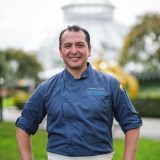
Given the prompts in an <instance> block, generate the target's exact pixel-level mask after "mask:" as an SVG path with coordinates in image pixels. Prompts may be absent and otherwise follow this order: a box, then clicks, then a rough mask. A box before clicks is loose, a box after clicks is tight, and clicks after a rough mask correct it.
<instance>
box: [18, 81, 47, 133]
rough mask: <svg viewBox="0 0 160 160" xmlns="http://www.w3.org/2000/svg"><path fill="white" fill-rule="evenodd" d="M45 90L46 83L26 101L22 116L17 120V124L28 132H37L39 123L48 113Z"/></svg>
mask: <svg viewBox="0 0 160 160" xmlns="http://www.w3.org/2000/svg"><path fill="white" fill-rule="evenodd" d="M44 92H45V88H44V84H41V85H39V86H38V87H37V89H36V90H35V91H34V93H33V94H32V96H31V97H30V99H29V100H28V101H27V102H26V104H25V106H24V108H23V110H22V113H21V116H20V117H19V118H18V119H17V121H16V126H17V127H19V128H21V129H23V130H24V131H26V132H27V133H28V134H35V133H36V131H37V129H38V127H39V124H40V123H41V121H42V120H43V118H44V117H45V115H46V110H45V101H44V96H43V94H44Z"/></svg>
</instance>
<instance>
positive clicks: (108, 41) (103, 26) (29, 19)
mask: <svg viewBox="0 0 160 160" xmlns="http://www.w3.org/2000/svg"><path fill="white" fill-rule="evenodd" d="M73 24H77V25H80V26H82V27H84V28H86V29H87V30H88V31H89V33H90V35H91V45H92V56H91V58H90V59H89V61H90V63H92V65H93V66H94V68H96V69H97V70H100V71H102V72H105V73H108V74H112V75H113V76H115V77H116V78H117V79H118V80H119V81H120V83H121V84H122V86H124V87H125V88H126V90H127V92H128V95H129V96H130V98H131V101H132V103H133V104H134V106H135V108H136V109H137V110H138V112H139V114H140V116H141V117H142V119H143V122H144V125H143V127H142V132H141V140H140V147H142V148H143V149H139V150H140V151H139V152H138V153H137V159H139V160H142V159H147V160H149V157H148V155H152V156H153V155H155V157H154V158H153V157H152V156H151V157H152V160H153V159H154V160H156V159H157V160H158V158H159V157H160V151H159V150H157V147H155V146H159V147H160V124H159V123H160V1H159V0H148V1H146V0H141V1H139V0H134V1H133V0H110V1H109V0H81V1H78V0H59V1H53V0H14V1H12V0H5V1H4V0H0V121H1V123H0V138H1V137H2V136H5V137H6V139H4V142H3V143H1V144H0V159H2V160H7V159H8V160H12V159H20V157H19V155H18V150H17V145H16V141H15V134H14V131H15V127H14V123H15V121H16V119H17V118H18V116H19V115H20V112H21V110H22V109H23V106H24V103H25V101H26V100H27V99H28V98H29V97H30V95H31V94H32V92H33V90H34V89H35V88H36V87H37V85H38V84H39V83H40V82H42V81H44V80H47V79H48V78H50V77H52V76H53V75H54V74H56V73H58V72H60V71H62V70H63V69H64V65H63V61H62V60H61V58H60V56H59V52H58V38H59V34H60V32H61V30H62V29H64V28H66V27H67V26H68V25H73ZM7 126H8V127H7ZM40 128H42V131H39V133H38V134H37V135H36V136H37V137H36V136H35V138H34V139H33V141H34V142H33V143H36V144H37V141H39V140H37V139H38V138H40V139H41V137H42V136H43V134H45V135H46V133H45V132H44V130H43V128H45V122H43V124H42V125H41V127H40ZM113 131H114V134H113V136H114V137H115V148H117V149H118V150H119V147H120V148H123V147H122V146H123V141H122V139H123V135H122V133H121V132H120V130H119V127H118V125H117V124H116V123H115V124H114V127H113ZM38 136H39V137H38ZM43 137H44V136H43ZM119 138H120V139H119ZM46 140H47V139H46V138H44V141H41V140H40V141H41V142H42V144H41V145H42V146H43V145H44V146H45V143H46ZM11 144H12V145H11ZM9 145H10V146H11V147H10V148H9V151H10V153H11V154H10V155H12V156H9V155H6V150H5V149H4V148H5V147H8V146H9ZM41 145H39V144H38V146H41ZM151 145H153V146H154V147H153V148H152V147H151V148H152V149H151V148H150V149H149V146H151ZM44 146H43V147H42V148H44ZM147 147H148V148H147ZM42 148H40V149H39V148H35V151H34V152H35V155H36V157H37V158H35V159H46V158H45V157H46V154H45V148H44V150H43V151H42V153H41V152H39V150H41V149H42ZM145 149H146V150H145ZM149 151H150V152H149ZM143 152H145V153H148V155H147V154H143ZM121 155H122V151H120V152H118V153H117V154H116V156H115V160H116V158H117V159H120V156H121ZM6 156H8V157H6ZM145 156H146V158H145ZM11 157H12V158H11ZM42 157H44V158H42Z"/></svg>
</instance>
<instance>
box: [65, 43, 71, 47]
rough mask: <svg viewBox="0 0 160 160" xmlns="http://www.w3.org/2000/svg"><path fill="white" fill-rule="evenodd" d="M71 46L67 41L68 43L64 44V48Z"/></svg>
mask: <svg viewBox="0 0 160 160" xmlns="http://www.w3.org/2000/svg"><path fill="white" fill-rule="evenodd" d="M70 46H71V44H70V43H66V44H64V45H63V48H69V47H70Z"/></svg>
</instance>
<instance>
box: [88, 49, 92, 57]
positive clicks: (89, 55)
mask: <svg viewBox="0 0 160 160" xmlns="http://www.w3.org/2000/svg"><path fill="white" fill-rule="evenodd" d="M88 50H89V54H88V57H91V47H90V48H88Z"/></svg>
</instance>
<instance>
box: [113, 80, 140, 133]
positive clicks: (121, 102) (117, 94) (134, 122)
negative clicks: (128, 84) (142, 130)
mask: <svg viewBox="0 0 160 160" xmlns="http://www.w3.org/2000/svg"><path fill="white" fill-rule="evenodd" d="M111 90H112V105H113V111H114V116H115V119H116V120H117V121H118V122H119V125H120V126H121V128H122V130H123V132H124V133H126V132H127V131H128V130H130V129H134V128H139V127H140V126H142V120H141V118H140V116H139V114H138V112H137V111H136V109H135V108H134V106H133V104H132V103H131V101H130V99H129V97H128V95H127V93H126V90H125V89H124V88H123V87H122V86H121V85H120V83H119V82H118V80H116V79H113V81H112V89H111Z"/></svg>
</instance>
